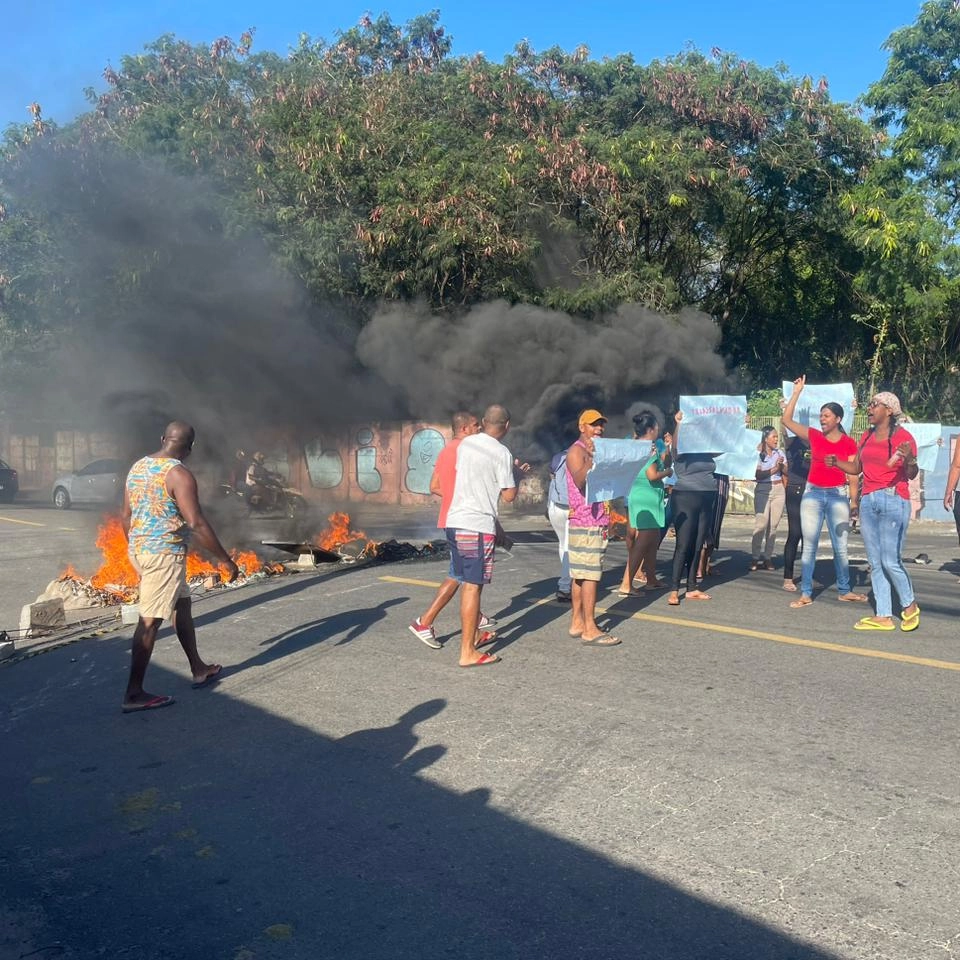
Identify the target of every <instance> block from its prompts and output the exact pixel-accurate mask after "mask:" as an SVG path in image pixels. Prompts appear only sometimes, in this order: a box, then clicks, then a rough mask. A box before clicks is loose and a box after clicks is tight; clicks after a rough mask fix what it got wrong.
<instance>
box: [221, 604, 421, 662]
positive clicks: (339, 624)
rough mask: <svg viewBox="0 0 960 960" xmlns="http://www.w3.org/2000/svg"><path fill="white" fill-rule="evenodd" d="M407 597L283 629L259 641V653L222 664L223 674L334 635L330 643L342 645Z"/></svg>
mask: <svg viewBox="0 0 960 960" xmlns="http://www.w3.org/2000/svg"><path fill="white" fill-rule="evenodd" d="M409 599H410V598H409V597H395V598H394V599H393V600H384V601H383V603H379V604H377V606H375V607H354V608H353V609H351V610H343V611H341V612H340V613H332V614H330V616H329V617H320V618H319V619H317V620H311V621H310V622H309V623H301V624H298V625H297V626H296V627H293V628H292V629H290V630H284V631H283V632H282V633H278V634H277V635H276V636H273V637H268V638H267V639H266V640H261V641H260V646H261V647H264V648H265V649H264V650H263V652H262V653H258V654H256V655H255V656H253V657H250V658H249V659H247V660H244V661H243V662H241V663H238V664H236V665H234V666H230V667H225V668H224V670H223V675H224V676H227V675H229V674H235V673H240V672H242V671H243V670H247V669H249V668H250V667H260V666H264V665H265V664H268V663H272V662H273V661H275V660H279V659H281V658H282V657H288V656H290V655H291V654H294V653H298V652H299V651H300V650H305V649H307V648H308V647H312V646H315V645H316V644H318V643H323V642H324V641H327V640H333V639H334V638H336V643H335V644H334V646H337V647H340V646H343V644H345V643H350V642H351V641H352V640H356V639H357V638H358V637H360V636H362V635H363V634H364V633H366V632H367V631H368V630H369V629H370V628H371V627H373V626H374V624H376V623H379V622H380V621H381V620H383V619H384V618H385V617H386V616H387V611H388V610H389V609H390V607H395V606H397V604H401V603H406V602H407V600H409Z"/></svg>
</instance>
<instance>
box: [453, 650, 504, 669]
mask: <svg viewBox="0 0 960 960" xmlns="http://www.w3.org/2000/svg"><path fill="white" fill-rule="evenodd" d="M492 663H500V658H499V657H498V656H497V655H496V654H495V653H485V654H484V655H483V656H482V657H481V658H480V659H479V660H475V661H474V662H473V663H461V664H460V666H461V667H463V668H464V669H466V668H467V667H489V666H490V664H492Z"/></svg>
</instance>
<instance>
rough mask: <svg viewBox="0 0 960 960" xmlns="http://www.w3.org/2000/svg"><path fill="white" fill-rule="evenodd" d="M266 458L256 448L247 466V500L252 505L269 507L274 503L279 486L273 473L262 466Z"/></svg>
mask: <svg viewBox="0 0 960 960" xmlns="http://www.w3.org/2000/svg"><path fill="white" fill-rule="evenodd" d="M266 459H267V458H266V457H265V456H264V455H263V454H262V453H261V452H260V451H259V450H258V451H257V452H256V453H255V454H254V455H253V457H252V458H251V460H250V466H249V467H247V475H246V487H247V500H248V501H249V502H250V503H251V504H253V505H254V506H258V507H259V506H264V507H267V508H271V507H273V506H275V505H276V502H277V492H278V490H279V487H278V485H277V481H276V479H275V478H274V476H273V474H272V473H271V472H270V471H269V470H268V469H267V468H266V467H265V466H264V461H265V460H266Z"/></svg>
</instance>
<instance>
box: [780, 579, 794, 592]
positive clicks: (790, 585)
mask: <svg viewBox="0 0 960 960" xmlns="http://www.w3.org/2000/svg"><path fill="white" fill-rule="evenodd" d="M783 589H784V590H786V591H787V593H796V592H797V585H796V584H795V583H794V582H793V581H792V580H784V581H783Z"/></svg>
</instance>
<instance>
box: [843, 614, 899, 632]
mask: <svg viewBox="0 0 960 960" xmlns="http://www.w3.org/2000/svg"><path fill="white" fill-rule="evenodd" d="M853 629H854V630H886V631H889V630H896V629H897V628H896V627H895V626H894V625H893V624H892V623H877V621H876V620H874V619H873V617H863V618H862V619H860V620H858V621H857V622H856V623H855V624H854V625H853Z"/></svg>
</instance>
